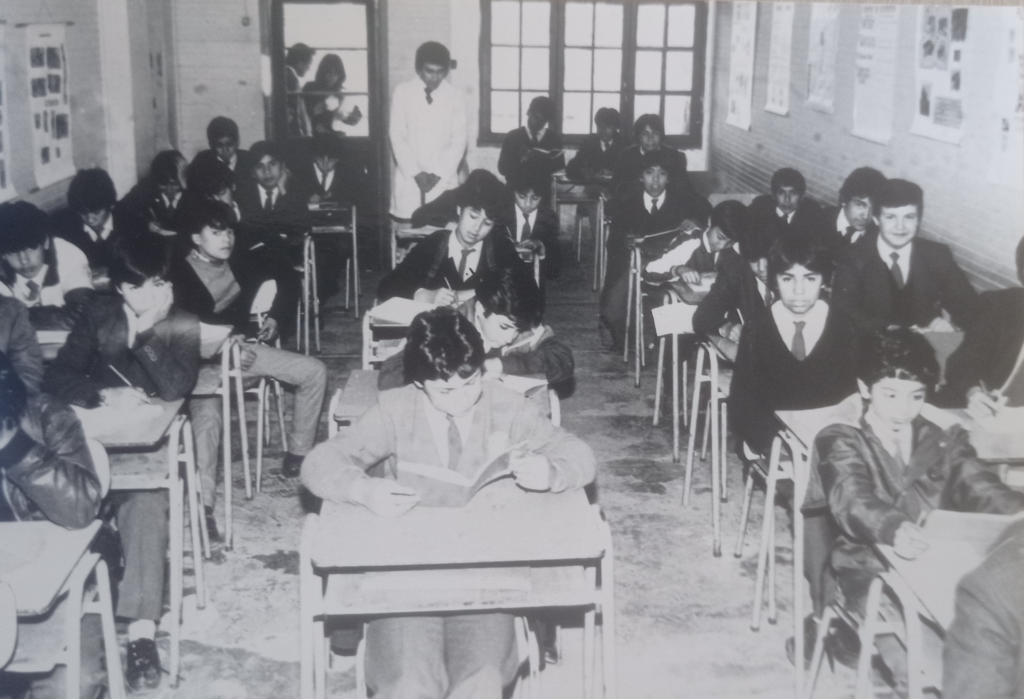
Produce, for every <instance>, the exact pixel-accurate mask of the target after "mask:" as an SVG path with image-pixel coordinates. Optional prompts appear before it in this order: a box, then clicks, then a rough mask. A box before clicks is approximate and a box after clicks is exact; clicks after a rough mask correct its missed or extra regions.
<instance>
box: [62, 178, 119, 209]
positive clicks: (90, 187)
mask: <svg viewBox="0 0 1024 699" xmlns="http://www.w3.org/2000/svg"><path fill="white" fill-rule="evenodd" d="M116 203H117V190H116V189H114V181H113V180H112V179H110V175H108V174H107V171H106V170H104V169H103V168H98V167H94V168H89V169H88V170H79V171H78V172H77V173H75V176H74V177H73V178H72V179H71V184H70V185H68V208H69V209H71V210H72V211H74V212H75V213H76V214H84V213H86V212H89V211H103V210H105V209H110V208H113V206H114V204H116Z"/></svg>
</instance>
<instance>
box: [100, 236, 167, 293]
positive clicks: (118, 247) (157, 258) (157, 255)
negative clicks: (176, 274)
mask: <svg viewBox="0 0 1024 699" xmlns="http://www.w3.org/2000/svg"><path fill="white" fill-rule="evenodd" d="M170 268H171V246H170V244H169V243H168V241H167V239H166V238H164V237H163V236H162V235H160V234H159V233H153V232H152V231H149V230H140V231H139V232H138V233H136V234H135V235H123V236H118V237H117V238H116V239H115V240H114V245H113V246H112V247H111V253H110V269H109V274H110V284H111V286H113V287H114V288H115V289H116V288H117V287H119V286H121V285H122V284H131V285H132V286H139V285H141V284H143V283H144V282H145V281H146V280H147V279H164V280H166V279H167V275H168V274H169V273H170Z"/></svg>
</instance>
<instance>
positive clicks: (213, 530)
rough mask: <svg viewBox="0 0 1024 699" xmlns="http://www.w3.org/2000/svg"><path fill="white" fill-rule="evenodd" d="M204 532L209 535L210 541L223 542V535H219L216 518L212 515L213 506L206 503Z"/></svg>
mask: <svg viewBox="0 0 1024 699" xmlns="http://www.w3.org/2000/svg"><path fill="white" fill-rule="evenodd" d="M205 510H206V534H207V535H208V536H209V537H210V541H212V542H214V543H217V544H222V543H224V537H223V536H221V534H220V530H219V529H217V520H216V518H215V517H214V516H213V508H212V507H210V506H209V505H206V507H205Z"/></svg>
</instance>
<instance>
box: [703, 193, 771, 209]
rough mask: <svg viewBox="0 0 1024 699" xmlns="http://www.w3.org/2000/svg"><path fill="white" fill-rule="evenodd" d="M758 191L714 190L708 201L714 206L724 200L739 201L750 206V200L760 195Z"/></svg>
mask: <svg viewBox="0 0 1024 699" xmlns="http://www.w3.org/2000/svg"><path fill="white" fill-rule="evenodd" d="M758 196H759V195H758V193H757V192H712V193H711V194H709V195H708V203H709V204H711V206H712V208H713V207H715V206H718V205H719V204H721V203H722V202H723V201H738V202H739V203H741V204H743V206H750V202H752V201H754V199H756V198H757V197H758Z"/></svg>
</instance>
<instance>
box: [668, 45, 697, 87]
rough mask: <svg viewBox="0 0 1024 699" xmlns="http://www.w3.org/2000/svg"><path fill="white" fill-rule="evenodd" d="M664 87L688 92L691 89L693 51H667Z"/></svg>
mask: <svg viewBox="0 0 1024 699" xmlns="http://www.w3.org/2000/svg"><path fill="white" fill-rule="evenodd" d="M665 89H666V90H680V91H683V92H689V91H690V90H692V89H693V53H692V52H690V51H669V52H668V54H666V56H665Z"/></svg>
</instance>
